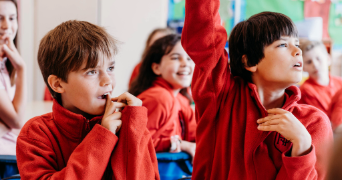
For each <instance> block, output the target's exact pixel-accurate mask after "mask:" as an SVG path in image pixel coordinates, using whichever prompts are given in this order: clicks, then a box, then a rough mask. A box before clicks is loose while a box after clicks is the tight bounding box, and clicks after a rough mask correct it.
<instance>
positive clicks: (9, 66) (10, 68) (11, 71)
mask: <svg viewBox="0 0 342 180" xmlns="http://www.w3.org/2000/svg"><path fill="white" fill-rule="evenodd" d="M0 1H10V2H13V4H14V5H15V8H16V10H17V22H18V3H17V1H16V0H0ZM13 41H14V45H15V47H17V35H15V37H14V40H13ZM5 65H6V68H7V71H8V74H9V76H10V80H11V86H14V84H15V73H16V70H15V68H14V66H13V65H12V63H11V61H9V60H8V61H6V64H5Z"/></svg>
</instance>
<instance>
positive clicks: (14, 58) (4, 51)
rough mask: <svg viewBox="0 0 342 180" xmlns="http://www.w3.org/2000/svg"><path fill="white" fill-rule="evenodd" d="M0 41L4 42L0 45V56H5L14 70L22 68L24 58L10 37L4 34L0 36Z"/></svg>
mask: <svg viewBox="0 0 342 180" xmlns="http://www.w3.org/2000/svg"><path fill="white" fill-rule="evenodd" d="M0 41H3V42H4V44H1V45H0V58H4V57H7V58H8V59H9V60H10V61H11V63H12V65H13V67H14V68H15V69H16V70H22V69H23V68H24V66H25V63H24V60H23V59H22V57H21V56H20V54H19V52H18V50H17V48H16V47H15V45H14V42H13V40H12V39H11V37H10V36H9V35H7V34H5V35H3V36H2V37H1V38H0Z"/></svg>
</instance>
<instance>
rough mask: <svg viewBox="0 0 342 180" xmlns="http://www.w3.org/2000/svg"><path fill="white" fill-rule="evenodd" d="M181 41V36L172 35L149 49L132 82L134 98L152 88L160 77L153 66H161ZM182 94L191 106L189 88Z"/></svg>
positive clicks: (184, 89) (157, 41)
mask: <svg viewBox="0 0 342 180" xmlns="http://www.w3.org/2000/svg"><path fill="white" fill-rule="evenodd" d="M180 41H181V36H180V35H177V34H170V35H167V36H165V37H162V38H160V39H158V40H156V42H154V43H153V44H152V46H151V47H150V48H148V51H147V53H146V56H145V57H144V58H143V60H142V63H141V66H140V70H139V75H138V76H137V78H135V80H134V81H133V82H132V85H131V87H130V88H129V90H128V92H129V93H131V94H133V95H134V96H138V95H139V94H141V93H142V92H144V91H145V90H147V89H148V88H150V87H151V86H152V85H153V82H154V81H155V80H156V78H157V77H158V75H156V74H155V73H154V72H153V70H152V64H153V63H157V64H160V62H161V59H162V57H163V56H164V55H166V54H169V53H170V52H171V51H172V49H173V48H174V47H175V45H176V44H177V43H178V42H180ZM180 93H181V94H182V95H183V96H184V97H186V98H187V99H188V100H189V103H190V104H191V103H192V102H193V100H192V98H191V96H190V94H189V93H188V91H187V88H183V89H181V90H180Z"/></svg>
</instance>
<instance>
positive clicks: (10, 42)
mask: <svg viewBox="0 0 342 180" xmlns="http://www.w3.org/2000/svg"><path fill="white" fill-rule="evenodd" d="M2 39H3V40H4V41H5V44H7V45H8V46H9V48H10V49H11V50H14V49H15V45H14V42H13V39H12V38H11V37H10V36H9V35H8V34H5V35H4V36H3V37H2Z"/></svg>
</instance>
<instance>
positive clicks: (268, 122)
mask: <svg viewBox="0 0 342 180" xmlns="http://www.w3.org/2000/svg"><path fill="white" fill-rule="evenodd" d="M281 123H282V119H273V120H270V121H266V122H264V123H262V124H259V125H262V126H269V125H277V124H281Z"/></svg>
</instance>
